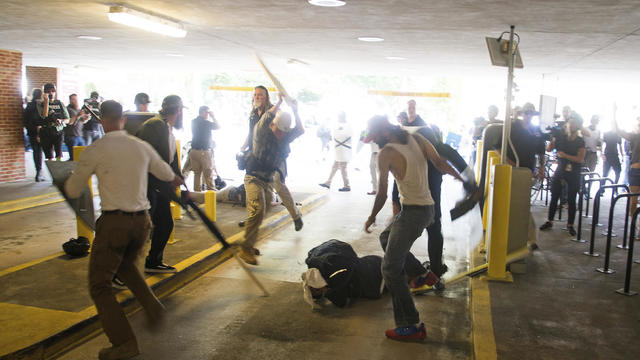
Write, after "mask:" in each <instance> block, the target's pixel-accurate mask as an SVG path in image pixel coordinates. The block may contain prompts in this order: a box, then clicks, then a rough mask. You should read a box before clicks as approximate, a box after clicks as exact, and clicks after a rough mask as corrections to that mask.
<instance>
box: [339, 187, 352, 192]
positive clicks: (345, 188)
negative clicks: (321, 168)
mask: <svg viewBox="0 0 640 360" xmlns="http://www.w3.org/2000/svg"><path fill="white" fill-rule="evenodd" d="M338 191H342V192H345V191H351V188H350V187H348V186H345V187H343V188H342V189H338Z"/></svg>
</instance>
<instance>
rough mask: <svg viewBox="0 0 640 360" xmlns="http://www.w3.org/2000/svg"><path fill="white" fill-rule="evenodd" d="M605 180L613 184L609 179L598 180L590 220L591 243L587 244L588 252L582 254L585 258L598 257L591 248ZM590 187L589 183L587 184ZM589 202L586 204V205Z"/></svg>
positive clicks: (593, 244)
mask: <svg viewBox="0 0 640 360" xmlns="http://www.w3.org/2000/svg"><path fill="white" fill-rule="evenodd" d="M607 180H608V181H609V182H611V183H613V180H611V179H609V178H600V179H598V181H600V188H599V189H598V191H597V192H596V196H595V199H594V200H593V218H592V219H591V243H590V244H589V251H585V252H584V254H585V255H587V256H593V257H596V256H600V254H598V253H594V252H593V248H594V246H595V238H596V226H598V218H599V217H600V194H602V193H603V192H604V190H605V189H606V185H604V186H603V185H602V183H603V182H605V183H606V182H607ZM589 185H591V182H590V183H589ZM588 204H589V202H587V205H588Z"/></svg>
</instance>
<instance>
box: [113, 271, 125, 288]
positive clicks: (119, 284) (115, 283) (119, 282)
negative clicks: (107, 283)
mask: <svg viewBox="0 0 640 360" xmlns="http://www.w3.org/2000/svg"><path fill="white" fill-rule="evenodd" d="M111 287H113V288H114V289H118V290H126V289H127V285H126V284H125V283H124V282H123V281H122V280H120V278H119V277H118V275H115V276H114V277H113V279H112V280H111Z"/></svg>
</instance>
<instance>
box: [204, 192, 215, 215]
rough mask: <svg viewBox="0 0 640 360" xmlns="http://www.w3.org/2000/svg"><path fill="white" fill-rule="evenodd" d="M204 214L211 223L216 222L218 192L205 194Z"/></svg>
mask: <svg viewBox="0 0 640 360" xmlns="http://www.w3.org/2000/svg"><path fill="white" fill-rule="evenodd" d="M204 213H205V214H206V215H207V217H208V218H209V219H211V221H216V192H215V191H213V190H207V191H205V193H204Z"/></svg>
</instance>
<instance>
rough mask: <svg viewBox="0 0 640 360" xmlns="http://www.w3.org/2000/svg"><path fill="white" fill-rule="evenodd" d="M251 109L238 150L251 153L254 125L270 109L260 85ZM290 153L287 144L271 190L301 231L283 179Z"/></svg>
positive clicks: (269, 102)
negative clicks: (245, 132) (247, 130)
mask: <svg viewBox="0 0 640 360" xmlns="http://www.w3.org/2000/svg"><path fill="white" fill-rule="evenodd" d="M252 105H253V109H252V110H251V114H250V115H249V134H248V135H247V139H246V140H245V142H244V145H242V147H241V148H240V151H247V150H248V151H251V150H252V148H253V135H254V129H255V126H256V124H258V122H259V121H260V118H261V117H262V116H263V115H264V113H265V112H267V111H268V110H269V109H270V108H271V107H272V104H271V101H270V100H269V91H268V90H267V88H266V87H264V86H262V85H258V86H256V87H255V89H254V93H253V103H252ZM290 152H291V148H290V147H289V144H286V145H285V146H284V148H283V151H282V153H281V160H282V161H281V162H280V166H279V168H278V171H276V173H275V175H274V176H273V189H274V190H275V191H276V193H277V194H278V196H279V197H280V201H281V202H282V205H283V206H284V207H285V208H286V209H287V211H288V212H289V215H290V216H291V218H292V219H293V225H294V228H295V230H296V231H300V230H302V226H303V225H304V223H303V222H302V214H301V213H300V210H299V209H298V207H297V206H296V203H295V201H294V200H293V196H291V192H290V191H289V188H288V187H287V185H286V184H285V178H286V177H287V158H288V157H289V153H290Z"/></svg>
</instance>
